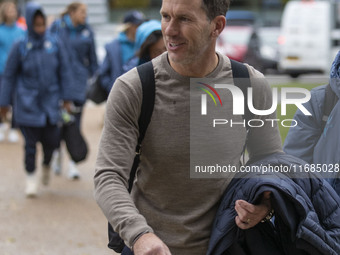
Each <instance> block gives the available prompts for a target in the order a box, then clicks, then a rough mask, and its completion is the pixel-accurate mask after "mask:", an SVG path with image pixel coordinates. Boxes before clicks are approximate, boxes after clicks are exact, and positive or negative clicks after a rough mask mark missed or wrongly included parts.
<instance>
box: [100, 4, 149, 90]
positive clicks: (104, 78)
mask: <svg viewBox="0 0 340 255" xmlns="http://www.w3.org/2000/svg"><path fill="white" fill-rule="evenodd" d="M144 20H145V19H144V15H143V14H142V13H141V12H139V11H136V10H132V11H129V12H127V13H126V14H125V16H124V20H123V23H124V30H123V31H122V32H121V33H119V35H118V38H116V39H114V40H113V41H112V42H110V43H108V44H106V45H105V49H106V56H105V58H104V61H103V63H102V65H101V66H100V69H99V74H100V79H101V85H102V86H103V88H104V89H105V90H106V91H107V93H109V92H110V90H111V88H112V85H113V83H114V81H115V80H116V79H117V78H118V77H119V76H120V75H122V74H123V73H124V70H123V66H124V65H126V64H127V63H128V61H129V60H130V59H131V58H132V57H133V56H134V52H135V36H136V30H137V28H138V26H139V25H140V24H142V23H143V22H144Z"/></svg>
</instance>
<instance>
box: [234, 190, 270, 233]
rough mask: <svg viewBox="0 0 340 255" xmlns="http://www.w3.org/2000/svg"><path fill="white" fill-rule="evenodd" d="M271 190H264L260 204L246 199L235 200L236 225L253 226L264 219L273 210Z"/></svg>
mask: <svg viewBox="0 0 340 255" xmlns="http://www.w3.org/2000/svg"><path fill="white" fill-rule="evenodd" d="M271 209H272V208H271V203H270V191H266V192H263V196H262V200H261V203H260V204H259V205H253V204H250V203H248V202H247V201H244V200H237V201H236V202H235V210H236V212H237V216H236V217H235V222H236V225H237V226H238V227H239V228H241V229H248V228H252V227H254V226H255V225H257V224H258V223H259V222H260V221H261V220H263V219H264V218H265V217H266V216H267V215H268V213H269V212H270V211H271Z"/></svg>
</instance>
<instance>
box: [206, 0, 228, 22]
mask: <svg viewBox="0 0 340 255" xmlns="http://www.w3.org/2000/svg"><path fill="white" fill-rule="evenodd" d="M229 5H230V0H202V8H203V10H204V11H205V13H206V14H207V16H208V18H209V20H213V19H214V18H215V17H217V16H219V15H223V16H225V15H226V14H227V11H228V9H229Z"/></svg>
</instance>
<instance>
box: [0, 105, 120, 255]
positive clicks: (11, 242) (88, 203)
mask: <svg viewBox="0 0 340 255" xmlns="http://www.w3.org/2000/svg"><path fill="white" fill-rule="evenodd" d="M104 111H105V105H99V106H97V105H93V104H91V103H88V104H86V107H85V110H84V116H83V123H82V124H83V130H82V131H83V134H84V135H85V137H86V140H87V143H88V145H89V155H88V158H87V160H86V161H85V162H83V163H80V164H79V166H78V169H79V171H80V173H81V178H80V180H77V181H71V180H69V179H67V171H66V170H67V162H66V161H67V160H66V157H67V156H65V158H64V159H65V160H64V163H63V172H62V174H61V175H60V176H55V175H52V179H51V183H50V185H49V186H47V187H43V186H42V185H41V186H40V189H39V193H38V196H37V197H36V198H33V199H28V198H26V197H25V194H24V188H25V177H26V174H25V171H24V165H23V162H24V157H23V155H24V150H23V139H22V137H20V141H19V143H16V144H11V143H9V142H6V141H5V142H2V143H0V172H1V177H0V254H2V255H47V254H48V255H99V254H100V255H109V254H110V255H112V254H116V253H114V252H113V251H111V250H110V249H108V248H107V231H106V230H107V221H106V219H105V217H104V215H103V213H102V212H101V210H100V209H99V207H98V206H97V204H96V202H95V200H94V195H93V175H94V165H95V160H96V155H97V150H98V143H99V139H100V135H101V130H102V126H103V119H104ZM40 162H41V148H40V147H38V157H37V166H40ZM39 170H40V167H39V169H38V171H39Z"/></svg>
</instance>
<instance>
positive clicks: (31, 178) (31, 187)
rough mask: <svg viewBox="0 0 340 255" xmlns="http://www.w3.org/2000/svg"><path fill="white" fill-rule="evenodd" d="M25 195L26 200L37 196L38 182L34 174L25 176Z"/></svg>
mask: <svg viewBox="0 0 340 255" xmlns="http://www.w3.org/2000/svg"><path fill="white" fill-rule="evenodd" d="M25 194H26V197H28V198H33V197H36V195H37V194H38V182H37V176H36V174H27V177H26V190H25Z"/></svg>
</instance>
